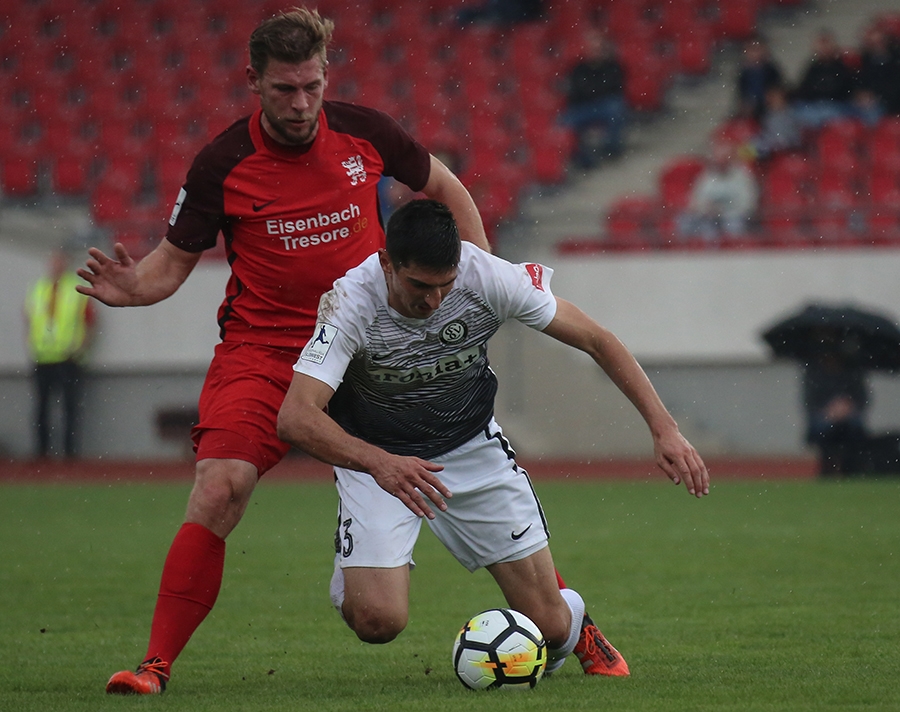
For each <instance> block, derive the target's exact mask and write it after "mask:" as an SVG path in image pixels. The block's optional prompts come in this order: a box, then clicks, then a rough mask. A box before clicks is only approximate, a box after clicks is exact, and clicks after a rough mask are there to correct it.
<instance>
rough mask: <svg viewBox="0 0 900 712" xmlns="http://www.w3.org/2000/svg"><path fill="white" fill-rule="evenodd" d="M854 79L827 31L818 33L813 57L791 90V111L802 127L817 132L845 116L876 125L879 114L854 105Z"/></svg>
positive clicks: (841, 53)
mask: <svg viewBox="0 0 900 712" xmlns="http://www.w3.org/2000/svg"><path fill="white" fill-rule="evenodd" d="M855 87H856V78H855V76H854V72H853V69H852V68H851V67H850V66H849V65H848V64H847V62H846V61H845V60H844V56H843V52H842V51H841V48H840V46H839V45H838V43H837V40H836V39H835V36H834V34H833V33H832V32H831V31H830V30H821V31H820V32H819V34H817V35H816V38H815V40H814V41H813V56H812V58H811V59H810V61H809V64H808V65H807V68H806V72H805V73H804V74H803V77H802V79H801V80H800V83H799V84H798V85H797V87H796V88H795V89H794V93H793V99H794V110H795V112H796V115H797V120H798V121H799V122H800V124H801V125H802V126H803V127H806V128H811V129H818V128H820V127H821V126H823V125H824V124H826V123H828V122H829V121H834V120H836V119H841V118H846V117H857V118H861V119H863V120H864V121H866V122H867V123H875V122H876V121H877V120H878V117H879V114H878V113H877V111H873V110H871V107H866V106H864V105H857V104H854V102H853V94H854V89H855Z"/></svg>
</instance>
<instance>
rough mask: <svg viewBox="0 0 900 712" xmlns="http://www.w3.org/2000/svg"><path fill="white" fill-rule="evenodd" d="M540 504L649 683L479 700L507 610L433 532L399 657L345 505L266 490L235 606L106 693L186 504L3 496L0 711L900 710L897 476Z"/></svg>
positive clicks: (594, 485) (563, 487)
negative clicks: (125, 692) (468, 625)
mask: <svg viewBox="0 0 900 712" xmlns="http://www.w3.org/2000/svg"><path fill="white" fill-rule="evenodd" d="M536 488H537V490H538V493H539V495H540V496H541V500H542V502H543V504H544V508H545V510H546V512H547V516H548V519H549V521H550V524H551V529H552V531H553V538H552V541H551V545H552V549H553V552H554V556H555V559H556V563H557V565H558V567H559V569H560V571H561V572H562V574H563V575H564V576H565V577H566V578H567V579H568V581H569V583H570V585H571V586H572V587H573V588H576V589H578V590H579V591H580V592H581V593H582V594H583V596H584V598H585V599H586V600H587V602H588V609H589V611H590V612H591V613H592V614H593V616H594V618H595V620H596V621H597V623H598V625H599V626H600V627H601V629H602V630H603V631H604V632H605V633H606V634H607V636H608V637H609V638H610V640H611V641H612V642H613V644H614V645H616V646H617V647H618V648H619V650H620V651H622V653H623V654H624V655H625V657H626V659H627V660H628V662H629V664H630V666H631V669H632V676H631V677H630V678H628V679H624V680H615V679H613V680H610V679H598V678H590V679H588V678H586V677H585V676H584V675H582V674H581V670H580V668H579V666H578V664H577V660H575V659H574V658H573V659H572V660H570V661H569V662H568V663H567V665H566V667H564V668H563V669H562V671H560V672H559V673H558V674H557V675H555V676H554V677H553V678H551V679H548V680H546V681H542V682H541V683H540V684H539V685H538V687H537V688H536V689H535V690H534V691H531V692H525V693H508V692H503V691H494V692H487V693H475V692H470V691H467V690H465V689H464V688H463V687H462V685H460V684H459V682H458V681H457V680H456V679H455V677H454V675H453V671H452V669H451V664H450V661H449V657H450V649H451V645H452V642H453V638H454V636H455V634H456V632H457V630H458V628H459V626H461V625H462V624H463V622H465V621H466V620H467V619H468V618H469V617H470V616H472V615H473V614H475V613H477V612H478V611H480V610H482V609H484V608H488V607H493V606H498V605H502V603H503V602H502V599H501V598H500V596H499V593H498V591H497V589H496V587H495V585H494V584H493V581H492V580H491V578H490V576H489V575H488V574H486V573H485V572H478V573H476V574H473V575H470V574H468V573H467V572H465V570H464V569H463V568H462V567H461V566H459V565H458V564H456V562H455V561H453V560H452V559H451V558H450V556H449V554H447V553H446V552H445V551H444V550H443V549H442V548H441V547H440V545H439V544H438V543H437V542H436V540H435V539H434V537H433V536H432V535H431V534H430V533H429V532H427V530H426V529H423V535H422V537H421V538H420V541H419V545H418V547H417V549H416V561H417V563H418V569H417V570H416V571H415V572H413V574H412V603H411V617H410V624H409V627H408V628H407V630H406V631H405V632H404V633H403V635H402V636H401V637H400V638H399V639H398V640H396V641H394V642H393V643H391V644H389V645H386V646H367V645H364V644H362V643H360V642H358V641H357V640H356V638H355V637H354V636H353V634H352V633H351V632H350V631H349V629H347V628H346V627H345V626H344V625H343V623H342V622H341V621H340V619H339V618H338V616H337V615H336V614H335V613H334V611H333V610H332V609H331V606H330V603H329V600H328V581H329V578H330V574H331V565H332V537H333V528H334V516H335V505H336V495H335V493H334V490H333V487H332V486H331V485H330V484H326V483H311V484H286V483H282V482H265V481H264V482H263V483H262V484H261V486H260V487H259V489H258V490H257V492H256V494H255V496H254V500H253V502H252V503H251V505H250V508H249V510H248V512H247V515H246V517H245V518H244V521H243V522H242V523H241V525H240V526H239V527H238V529H237V530H236V531H235V532H234V533H233V534H232V536H231V537H230V539H229V543H228V554H227V562H226V576H225V583H224V585H223V588H222V592H221V594H220V597H219V602H218V604H217V606H216V608H215V610H214V611H213V613H212V614H211V615H210V617H209V618H208V619H207V621H206V622H205V623H204V624H203V626H201V628H200V630H199V631H198V632H197V634H196V635H195V636H194V639H193V640H192V641H191V642H190V643H189V644H188V647H187V648H186V650H185V652H184V653H183V654H182V656H181V658H180V659H179V660H178V661H177V664H176V666H175V668H174V674H173V678H172V681H171V683H170V685H169V689H168V691H167V692H166V693H165V694H164V695H163V696H162V697H153V698H119V697H107V696H106V695H105V694H104V692H103V687H104V684H105V682H106V679H107V678H108V676H109V675H110V674H111V673H113V672H115V671H116V670H117V669H121V668H126V667H129V668H130V667H133V666H134V665H136V664H137V662H139V661H140V659H141V656H142V655H143V653H144V650H145V647H144V646H145V645H146V640H147V633H148V627H149V622H150V616H151V612H152V608H153V603H154V599H155V594H156V588H157V585H158V581H159V573H160V569H161V566H162V562H163V559H164V557H165V554H166V551H167V549H168V545H169V542H170V541H171V538H172V536H173V535H174V532H175V530H176V529H177V527H178V525H179V523H180V520H181V515H182V512H183V510H184V504H185V502H186V498H187V493H188V488H187V486H184V485H176V484H121V485H112V486H111V485H108V484H57V485H27V486H26V485H10V484H6V485H2V486H0V710H7V711H9V712H21V711H30V710H35V711H37V710H40V711H41V712H44V711H46V710H54V711H57V712H58V711H67V710H79V711H80V710H85V711H87V710H90V711H91V712H96V711H97V710H133V709H140V710H148V709H154V710H162V709H165V710H172V711H180V710H192V711H193V710H210V711H214V712H223V711H226V710H248V711H254V710H316V712H329V711H331V710H354V711H356V710H359V711H363V710H365V711H369V710H391V711H395V710H415V711H416V712H422V711H423V710H425V711H427V710H454V709H460V708H463V706H464V708H465V709H467V710H492V711H493V710H516V711H517V712H519V711H521V710H554V709H558V710H615V711H616V712H629V711H631V710H634V711H641V712H648V711H653V710H709V711H716V712H721V711H728V710H735V711H738V710H739V711H740V712H751V711H756V710H760V711H762V710H788V711H790V712H801V711H807V710H808V711H809V712H821V711H823V710H834V711H836V712H837V711H838V710H839V711H840V712H847V711H852V710H898V709H900V684H898V683H900V615H898V610H900V605H898V602H900V516H898V515H900V511H898V510H900V507H898V505H900V481H898V480H862V481H844V482H833V483H826V482H799V481H756V482H749V481H744V482H736V481H723V482H722V483H720V484H716V485H715V486H714V487H713V491H712V494H711V495H710V496H709V497H708V498H706V499H703V500H694V499H693V498H691V497H689V496H688V495H687V494H686V493H685V492H684V490H683V488H676V487H674V486H672V485H667V484H666V483H665V481H664V480H663V479H662V478H660V480H659V481H656V482H652V483H651V482H606V481H601V482H587V481H583V480H582V481H577V482H556V481H553V482H550V481H540V480H537V481H536Z"/></svg>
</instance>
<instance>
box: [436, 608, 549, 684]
mask: <svg viewBox="0 0 900 712" xmlns="http://www.w3.org/2000/svg"><path fill="white" fill-rule="evenodd" d="M545 667H547V643H546V642H545V641H544V636H543V634H542V633H541V631H540V630H538V627H537V626H536V625H535V624H534V622H533V621H532V620H531V619H530V618H528V616H525V615H523V614H521V613H519V612H518V611H513V610H511V609H509V608H492V609H490V610H487V611H484V612H483V613H479V614H478V615H477V616H475V617H474V618H472V619H471V620H470V621H468V622H467V623H466V624H465V625H464V626H463V627H462V629H461V630H460V631H459V634H458V635H457V636H456V641H455V642H454V643H453V669H454V670H456V676H457V677H458V678H459V681H460V682H461V683H462V684H463V685H465V686H466V687H468V688H469V689H471V690H486V689H493V688H497V687H500V688H502V689H504V690H511V689H515V690H529V689H531V688H532V687H534V686H535V685H537V683H538V680H540V679H541V675H543V674H544V668H545Z"/></svg>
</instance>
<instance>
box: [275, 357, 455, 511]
mask: <svg viewBox="0 0 900 712" xmlns="http://www.w3.org/2000/svg"><path fill="white" fill-rule="evenodd" d="M333 395H334V391H333V390H332V389H331V386H329V385H328V384H326V383H323V382H322V381H319V380H317V379H315V378H313V377H311V376H307V375H306V374H304V373H295V374H294V378H293V380H292V381H291V386H290V388H289V389H288V392H287V395H286V396H285V397H284V402H283V403H282V405H281V410H280V411H279V413H278V437H279V438H281V439H282V440H283V441H284V442H286V443H289V444H291V445H293V446H294V447H298V448H300V449H301V450H303V451H304V452H306V453H308V454H310V455H312V456H313V457H315V458H316V459H318V460H322V461H323V462H327V463H328V464H329V465H335V466H337V467H345V468H347V469H350V470H356V471H357V472H367V473H369V474H370V475H372V477H373V479H374V480H375V481H376V482H377V483H378V486H379V487H381V488H382V489H383V490H384V491H385V492H387V493H389V494H392V495H394V497H396V498H397V499H399V500H400V501H401V502H403V504H405V505H406V506H407V507H408V508H409V510H410V511H411V512H413V514H415V515H416V516H417V517H423V516H424V517H428V518H429V519H434V512H433V511H432V509H431V507H429V506H428V502H426V501H425V497H427V498H428V499H429V500H431V502H432V503H433V504H434V505H435V506H436V507H438V509H440V510H442V511H443V510H445V509H447V504H446V502H444V499H443V497H451V496H452V495H451V493H450V490H448V489H447V488H446V487H445V486H444V483H443V482H441V481H440V480H439V479H438V478H437V476H436V475H435V474H434V473H435V472H440V471H441V470H443V469H444V467H443V465H436V464H434V463H433V462H428V461H427V460H422V459H420V458H418V457H401V456H399V455H392V454H391V453H389V452H386V451H385V450H382V449H381V448H380V447H376V446H375V445H370V444H369V443H367V442H365V441H364V440H360V439H359V438H355V437H353V436H352V435H350V434H349V433H348V432H347V431H346V430H344V429H343V428H342V427H341V426H340V425H338V424H337V423H336V422H334V420H332V419H331V418H330V417H329V416H328V415H327V414H326V413H325V406H327V405H328V402H329V401H330V400H331V397H332V396H333ZM423 495H424V496H423ZM442 495H443V497H442Z"/></svg>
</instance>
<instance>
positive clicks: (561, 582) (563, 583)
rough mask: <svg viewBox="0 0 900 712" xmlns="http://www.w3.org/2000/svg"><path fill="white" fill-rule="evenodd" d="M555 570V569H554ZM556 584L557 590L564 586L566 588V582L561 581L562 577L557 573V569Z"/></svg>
mask: <svg viewBox="0 0 900 712" xmlns="http://www.w3.org/2000/svg"><path fill="white" fill-rule="evenodd" d="M554 571H556V569H554ZM556 585H557V586H559V590H560V591H562V590H563V589H564V588H568V586H566V582H565V581H563V577H562V576H560V575H559V571H556Z"/></svg>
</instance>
